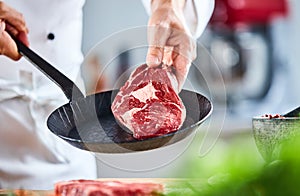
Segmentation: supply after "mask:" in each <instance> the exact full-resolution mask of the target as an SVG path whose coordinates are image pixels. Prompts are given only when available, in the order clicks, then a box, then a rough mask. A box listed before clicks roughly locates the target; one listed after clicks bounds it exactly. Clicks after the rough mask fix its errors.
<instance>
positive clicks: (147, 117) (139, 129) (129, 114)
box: [111, 64, 186, 139]
mask: <svg viewBox="0 0 300 196" xmlns="http://www.w3.org/2000/svg"><path fill="white" fill-rule="evenodd" d="M111 109H112V112H113V114H114V116H115V118H116V119H117V121H118V122H119V124H121V126H122V127H126V128H127V129H128V130H130V131H131V132H133V136H134V137H135V138H137V139H145V138H150V137H155V136H160V135H164V134H167V133H171V132H174V131H177V130H178V129H179V128H180V127H181V126H182V124H183V122H184V120H185V117H186V110H185V107H184V105H183V102H182V100H181V99H180V97H179V96H178V83H177V80H176V77H175V75H174V74H173V72H172V68H171V67H163V66H160V67H158V68H149V67H148V66H147V65H146V64H144V65H141V66H139V67H138V68H136V69H135V70H134V71H133V73H132V74H131V76H130V77H129V79H128V81H127V82H126V83H125V85H124V86H123V87H121V88H120V91H119V92H118V94H117V95H116V97H115V99H114V101H113V103H112V106H111Z"/></svg>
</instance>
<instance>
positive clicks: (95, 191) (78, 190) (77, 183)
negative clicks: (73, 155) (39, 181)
mask: <svg viewBox="0 0 300 196" xmlns="http://www.w3.org/2000/svg"><path fill="white" fill-rule="evenodd" d="M162 193H163V185H162V184H158V183H135V182H120V181H99V180H70V181H62V182H58V183H56V184H55V196H82V195H84V196H121V195H122V196H155V195H161V194H162Z"/></svg>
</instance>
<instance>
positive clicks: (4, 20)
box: [0, 1, 28, 60]
mask: <svg viewBox="0 0 300 196" xmlns="http://www.w3.org/2000/svg"><path fill="white" fill-rule="evenodd" d="M8 32H9V33H10V34H12V35H14V36H15V37H17V38H18V39H19V40H21V41H22V42H23V43H24V44H26V45H28V39H27V33H28V29H27V27H26V23H25V20H24V18H23V15H22V14H21V13H19V12H18V11H16V10H15V9H13V8H11V7H10V6H8V5H7V4H6V3H4V2H3V1H0V54H1V55H5V56H7V57H9V58H11V59H13V60H19V59H20V58H21V55H20V54H19V53H18V49H17V46H16V44H15V42H14V41H13V39H12V38H11V36H10V35H9V34H8Z"/></svg>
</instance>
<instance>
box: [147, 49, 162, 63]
mask: <svg viewBox="0 0 300 196" xmlns="http://www.w3.org/2000/svg"><path fill="white" fill-rule="evenodd" d="M162 59H163V48H160V47H155V46H150V47H149V49H148V53H147V58H146V63H147V65H148V66H149V67H157V66H159V65H160V64H161V62H162Z"/></svg>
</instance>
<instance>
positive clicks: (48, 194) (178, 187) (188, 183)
mask: <svg viewBox="0 0 300 196" xmlns="http://www.w3.org/2000/svg"><path fill="white" fill-rule="evenodd" d="M98 180H100V181H121V182H153V183H160V184H163V185H164V194H169V193H176V194H179V193H180V194H185V195H187V194H188V193H193V192H194V191H195V190H196V189H197V187H198V185H199V184H201V183H205V181H204V180H200V179H185V178H103V179H98ZM54 195H55V194H54V190H20V189H18V190H4V189H0V196H54Z"/></svg>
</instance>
